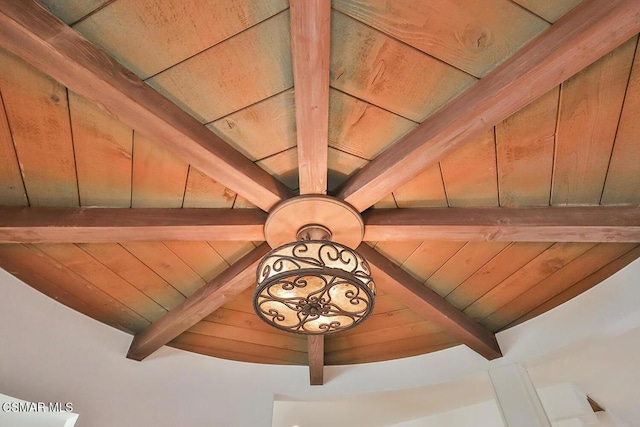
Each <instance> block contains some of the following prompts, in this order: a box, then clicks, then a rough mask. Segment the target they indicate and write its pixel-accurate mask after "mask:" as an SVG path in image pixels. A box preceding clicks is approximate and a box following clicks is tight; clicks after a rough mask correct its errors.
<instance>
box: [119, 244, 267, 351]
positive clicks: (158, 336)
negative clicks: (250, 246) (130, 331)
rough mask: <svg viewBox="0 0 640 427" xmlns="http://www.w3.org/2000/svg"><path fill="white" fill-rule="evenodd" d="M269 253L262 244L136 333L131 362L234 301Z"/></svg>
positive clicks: (251, 280) (132, 344)
mask: <svg viewBox="0 0 640 427" xmlns="http://www.w3.org/2000/svg"><path fill="white" fill-rule="evenodd" d="M269 250H270V248H269V245H267V244H266V243H263V244H262V245H260V246H259V247H257V248H256V249H254V250H253V251H251V252H250V253H249V254H247V255H245V256H244V257H242V258H241V259H240V260H239V261H237V262H236V263H234V264H233V265H231V266H230V267H229V268H228V269H226V270H225V271H224V272H222V273H221V274H220V275H218V276H217V277H216V278H215V279H213V280H212V281H210V282H209V283H207V284H206V285H204V286H201V287H199V288H198V290H197V291H195V292H194V293H193V294H192V295H191V296H189V297H187V299H186V300H184V301H183V302H182V303H180V304H179V305H178V306H177V307H176V308H174V309H173V310H171V311H170V312H169V313H167V314H166V315H165V316H164V317H162V318H161V319H160V320H158V321H157V322H155V323H153V324H152V325H151V326H149V327H148V328H146V329H145V330H144V331H142V332H141V333H139V334H137V335H136V336H135V337H134V339H133V342H132V343H131V347H130V348H129V352H128V354H127V357H128V358H129V359H134V360H142V359H144V358H145V357H147V356H148V355H150V354H151V353H153V352H154V351H156V350H157V349H159V348H160V347H162V346H163V345H165V344H167V343H168V342H170V341H172V340H173V339H175V338H176V337H178V336H179V335H181V334H182V333H183V332H184V331H186V330H187V329H189V328H190V327H192V326H193V325H195V324H196V323H198V322H199V321H200V320H202V319H203V318H205V317H206V316H207V315H209V313H211V312H213V311H215V310H216V309H217V308H219V307H221V306H222V305H223V304H224V303H225V302H227V301H228V300H230V299H233V298H235V297H236V296H237V295H238V294H239V293H240V292H242V291H243V290H245V289H246V288H247V287H248V286H250V285H251V283H252V282H253V279H254V277H255V268H256V266H257V264H258V262H259V261H260V259H261V258H262V257H263V256H264V255H265V254H266V253H267V252H268V251H269ZM162 261H163V263H166V262H167V260H166V259H164V257H163V259H162Z"/></svg>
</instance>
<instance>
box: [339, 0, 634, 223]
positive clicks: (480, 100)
mask: <svg viewBox="0 0 640 427" xmlns="http://www.w3.org/2000/svg"><path fill="white" fill-rule="evenodd" d="M639 17H640V3H638V2H637V1H635V0H619V1H615V2H611V1H608V0H586V1H584V2H583V3H582V4H581V5H579V6H577V7H576V8H575V9H573V10H572V11H571V12H569V13H568V14H567V15H566V16H565V17H564V18H562V19H560V20H559V21H558V23H557V24H555V25H553V26H551V27H550V28H549V29H548V30H546V31H545V32H544V33H542V34H541V35H539V36H538V37H536V38H535V39H534V40H533V41H532V42H530V43H529V44H527V45H526V46H525V47H523V48H522V49H520V50H519V51H518V52H517V53H516V54H515V55H513V56H512V57H511V58H509V59H507V60H506V61H505V62H503V63H502V64H501V65H500V66H498V67H497V68H496V69H495V70H493V71H492V72H491V73H489V74H487V75H486V76H485V77H484V78H483V79H482V80H481V81H480V82H478V83H476V84H475V85H473V86H472V87H471V88H469V89H468V90H466V91H465V92H464V93H463V94H462V95H460V96H458V97H457V98H456V99H455V100H454V101H452V102H450V103H449V104H448V105H447V106H446V107H444V108H442V109H440V110H439V111H438V112H437V113H435V114H434V115H433V116H431V117H429V119H428V120H425V121H424V122H423V123H422V124H421V125H420V126H418V127H417V128H416V129H415V130H413V131H411V132H410V133H408V134H407V135H406V136H404V137H403V138H402V139H401V140H400V141H398V142H397V143H396V144H394V145H393V148H392V149H387V150H385V151H384V152H383V153H382V154H380V155H379V156H378V157H376V159H374V160H373V161H372V162H371V163H369V164H368V165H366V166H365V167H364V168H363V169H361V170H360V171H359V172H358V173H356V174H355V175H353V176H352V177H351V178H350V179H349V180H348V181H347V183H345V185H344V186H343V187H342V188H341V189H340V191H339V192H338V193H337V196H338V197H340V198H342V199H344V200H345V201H347V202H348V203H350V204H351V205H353V206H354V207H356V208H357V209H359V210H360V211H362V210H364V209H366V208H367V207H369V206H371V205H373V204H374V203H375V202H376V201H377V200H379V199H380V198H382V197H384V196H386V195H387V194H389V193H390V192H391V191H393V190H395V189H396V188H398V187H400V186H401V185H402V184H404V183H405V182H408V181H409V180H411V179H412V178H414V177H415V176H417V175H418V174H419V173H420V172H421V171H423V170H425V169H427V168H429V167H430V166H432V165H433V164H435V163H436V162H438V161H439V160H441V159H442V158H444V157H445V156H446V155H447V154H449V153H451V152H453V151H454V150H456V149H458V148H460V147H461V146H462V145H464V144H465V143H467V142H469V141H472V140H473V139H474V138H475V137H476V136H478V135H480V134H482V133H483V132H485V131H486V130H487V129H488V128H490V127H492V126H494V125H496V124H497V123H499V122H501V121H502V120H504V119H506V118H507V117H509V116H510V115H512V114H513V113H515V112H516V111H518V110H520V109H521V108H523V107H525V106H526V105H528V104H529V103H531V102H532V101H533V100H535V99H537V98H539V97H540V96H542V95H544V94H545V93H547V92H548V91H549V90H551V89H553V88H554V87H556V86H558V85H559V84H560V83H561V82H563V81H564V80H566V79H567V78H569V77H571V76H572V75H574V74H575V73H577V72H578V71H580V70H582V69H583V68H584V67H585V66H587V65H589V64H591V63H593V62H594V61H596V60H597V59H599V58H600V57H602V56H603V55H605V54H606V53H608V52H610V51H611V50H612V49H614V48H616V47H618V46H620V45H621V44H622V43H624V42H625V41H627V40H628V39H629V38H630V37H632V36H635V35H636V34H637V33H638V31H640V18H639ZM334 72H335V71H334ZM338 74H339V73H338ZM418 75H420V74H419V73H418ZM396 77H397V76H396Z"/></svg>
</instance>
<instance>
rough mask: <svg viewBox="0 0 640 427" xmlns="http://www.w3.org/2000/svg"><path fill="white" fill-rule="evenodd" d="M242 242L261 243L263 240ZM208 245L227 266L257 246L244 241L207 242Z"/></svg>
mask: <svg viewBox="0 0 640 427" xmlns="http://www.w3.org/2000/svg"><path fill="white" fill-rule="evenodd" d="M253 213H258V214H259V211H255V212H253ZM243 240H254V241H262V240H263V239H243ZM209 245H210V246H211V247H212V248H213V249H215V251H216V252H218V253H219V254H220V256H221V257H222V258H223V259H224V260H225V261H226V262H227V264H229V265H231V264H233V263H234V262H236V261H238V260H239V259H240V258H242V257H243V256H245V255H246V254H248V253H249V252H251V251H252V250H253V248H255V247H256V246H258V245H257V244H255V245H254V244H253V243H251V242H246V241H244V242H243V241H233V242H230V241H209Z"/></svg>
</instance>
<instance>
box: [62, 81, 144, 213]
mask: <svg viewBox="0 0 640 427" xmlns="http://www.w3.org/2000/svg"><path fill="white" fill-rule="evenodd" d="M69 113H70V117H71V131H72V133H73V148H74V152H75V159H76V169H77V172H78V190H79V192H80V206H105V207H114V208H115V207H119V208H128V207H131V174H132V167H133V166H132V155H133V154H132V145H133V131H132V130H131V128H130V127H128V126H126V125H124V124H123V123H122V122H120V121H119V120H118V119H116V118H115V117H113V116H111V115H110V114H108V113H106V112H105V111H104V110H101V109H100V108H98V107H97V106H96V105H94V104H93V103H91V102H89V101H87V100H86V99H84V98H82V97H80V96H78V95H76V94H74V93H73V92H70V93H69ZM96 159H100V160H99V161H96Z"/></svg>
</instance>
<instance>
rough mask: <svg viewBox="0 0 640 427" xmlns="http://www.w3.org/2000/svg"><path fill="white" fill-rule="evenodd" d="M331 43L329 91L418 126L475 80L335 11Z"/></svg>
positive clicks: (332, 20)
mask: <svg viewBox="0 0 640 427" xmlns="http://www.w3.org/2000/svg"><path fill="white" fill-rule="evenodd" d="M331 40H335V41H336V42H335V43H333V44H332V46H331V74H330V79H331V86H332V87H334V88H336V89H338V90H340V91H342V92H345V93H348V94H349V95H352V96H355V97H357V98H359V99H362V100H364V101H366V102H369V103H371V104H374V105H377V106H379V107H382V108H384V109H385V110H389V111H392V112H394V113H396V114H398V115H401V116H403V117H405V118H408V119H411V120H413V121H416V122H421V121H422V120H424V119H425V118H426V117H428V116H429V115H431V114H432V113H433V112H434V111H436V110H437V109H439V108H440V107H442V106H443V105H444V104H445V103H446V102H448V101H449V100H451V99H452V98H453V97H455V96H456V95H458V94H460V93H461V92H462V91H463V90H464V89H466V88H468V87H469V86H471V85H472V84H473V83H474V82H475V81H476V79H475V78H474V77H472V76H470V75H468V74H466V73H464V72H462V71H460V70H457V69H455V68H453V67H451V66H449V65H447V64H445V63H443V62H441V61H438V60H437V59H435V58H433V57H430V56H428V55H426V54H424V53H422V52H420V51H417V50H415V49H413V48H411V47H410V46H407V45H405V44H404V43H401V42H399V41H397V40H395V39H393V38H391V37H389V36H387V35H385V34H383V33H381V32H379V31H377V30H375V29H373V28H371V27H368V26H366V25H364V24H362V23H360V22H358V21H356V20H355V19H353V18H350V17H348V16H346V15H344V14H342V13H340V12H337V11H334V12H333V14H332V16H331ZM389 193H390V191H389Z"/></svg>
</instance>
